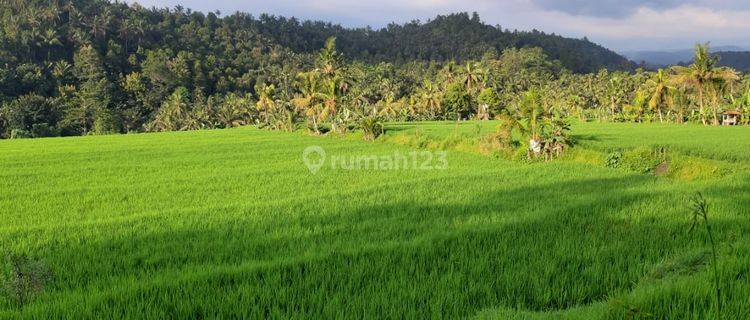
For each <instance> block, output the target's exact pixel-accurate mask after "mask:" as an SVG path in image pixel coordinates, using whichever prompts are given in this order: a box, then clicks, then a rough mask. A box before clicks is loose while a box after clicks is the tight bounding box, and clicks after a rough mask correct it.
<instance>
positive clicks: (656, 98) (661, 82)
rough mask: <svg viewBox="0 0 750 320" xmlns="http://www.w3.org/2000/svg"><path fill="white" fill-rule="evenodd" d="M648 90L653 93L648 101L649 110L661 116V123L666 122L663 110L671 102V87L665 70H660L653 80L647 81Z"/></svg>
mask: <svg viewBox="0 0 750 320" xmlns="http://www.w3.org/2000/svg"><path fill="white" fill-rule="evenodd" d="M646 88H648V89H649V90H650V92H651V94H650V98H649V99H648V108H649V109H650V110H651V111H656V112H657V113H658V114H659V122H664V115H663V113H662V109H663V108H664V107H665V105H666V104H667V101H668V100H670V98H669V95H670V93H671V89H672V88H671V87H670V86H669V79H668V75H667V74H666V73H665V72H664V70H663V69H659V70H658V71H657V72H656V73H655V74H654V76H653V77H651V79H648V80H647V81H646Z"/></svg>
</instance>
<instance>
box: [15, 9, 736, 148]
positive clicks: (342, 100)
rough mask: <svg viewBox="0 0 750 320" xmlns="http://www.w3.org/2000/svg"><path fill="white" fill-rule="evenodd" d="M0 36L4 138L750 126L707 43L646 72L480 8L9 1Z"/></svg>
mask: <svg viewBox="0 0 750 320" xmlns="http://www.w3.org/2000/svg"><path fill="white" fill-rule="evenodd" d="M0 27H2V28H0V137H2V138H14V139H15V138H29V137H48V136H72V135H101V134H112V133H135V132H146V131H177V130H198V129H213V128H230V127H237V126H241V125H248V124H255V125H258V126H262V127H265V128H270V129H277V130H284V131H293V130H294V129H297V128H300V127H302V128H304V127H306V128H308V129H309V130H310V131H313V132H315V133H326V132H329V131H333V132H335V133H346V132H347V131H350V130H351V129H352V128H354V127H356V126H357V125H358V124H359V123H360V122H361V121H362V119H363V118H364V117H368V116H377V117H379V118H381V119H382V120H384V121H415V120H446V119H450V120H454V119H455V120H458V119H494V118H497V117H501V116H503V115H505V114H509V113H510V114H515V113H518V110H522V109H523V108H524V105H525V104H526V103H527V101H525V100H524V99H527V98H525V97H528V95H530V94H531V95H534V96H535V98H534V99H533V100H534V103H535V106H534V108H538V109H541V110H543V112H544V113H546V114H548V115H550V116H553V118H556V119H565V118H578V119H581V120H587V119H588V120H590V119H597V120H600V121H608V122H657V121H658V122H677V123H683V122H699V123H702V124H704V125H705V124H712V125H717V124H719V123H721V122H722V119H720V114H721V113H722V112H724V111H732V112H734V113H737V114H738V115H739V116H740V117H739V119H737V120H738V121H739V122H740V123H744V124H748V122H749V121H750V77H747V76H746V75H742V74H739V73H737V72H736V71H734V70H732V69H729V68H725V67H720V66H718V64H717V63H718V62H717V58H716V57H714V56H711V55H710V54H709V51H708V46H707V45H699V46H697V47H696V55H695V57H696V58H695V61H694V63H692V64H691V65H689V66H676V67H674V68H671V69H667V70H659V71H657V72H647V71H644V70H641V69H638V70H633V68H632V66H631V65H629V63H628V62H627V61H626V60H624V59H623V58H622V57H619V56H617V55H616V54H614V53H612V52H610V51H608V50H606V49H604V48H601V47H599V46H597V45H594V44H592V43H590V42H588V41H587V40H585V39H584V40H572V39H565V38H562V37H559V36H555V35H546V34H543V33H541V32H536V31H533V32H508V31H503V30H501V28H499V27H492V26H487V25H485V24H483V23H482V22H481V21H480V19H479V17H478V16H477V15H473V16H470V15H469V14H466V13H461V14H452V15H448V16H439V17H437V18H435V19H434V20H431V21H429V22H426V23H419V22H414V23H409V24H406V25H401V26H398V25H391V26H389V27H387V28H384V29H382V30H368V29H356V30H351V29H345V28H342V27H340V26H334V25H330V24H325V23H315V22H299V21H297V20H295V19H286V18H281V17H272V16H268V15H261V16H260V17H259V18H257V19H256V18H254V17H252V16H250V15H248V14H243V13H236V14H233V15H229V16H225V17H219V16H217V15H216V14H214V13H208V14H203V13H200V12H193V11H191V10H186V9H184V8H182V7H177V8H175V9H155V8H153V9H145V8H143V7H141V6H139V5H135V4H134V5H127V4H124V3H110V2H108V1H95V0H81V1H68V0H63V1H53V2H49V1H38V0H35V1H9V3H7V4H6V5H4V6H2V8H0ZM547 120H549V119H547ZM545 122H549V121H545ZM548 127H549V126H548ZM547 129H549V128H545V129H544V130H541V131H545V130H547ZM553 131H558V132H560V130H554V129H553ZM532 138H536V136H534V133H532ZM532 140H534V139H532ZM550 145H552V144H550Z"/></svg>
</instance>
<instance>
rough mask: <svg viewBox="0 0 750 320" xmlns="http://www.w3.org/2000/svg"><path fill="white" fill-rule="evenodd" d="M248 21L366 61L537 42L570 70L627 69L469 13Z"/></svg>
mask: <svg viewBox="0 0 750 320" xmlns="http://www.w3.org/2000/svg"><path fill="white" fill-rule="evenodd" d="M252 22H253V25H254V26H255V27H256V28H257V29H258V30H261V31H262V33H263V34H264V35H265V36H267V37H270V38H271V39H273V40H274V41H275V42H277V43H279V44H281V45H283V46H285V47H289V48H291V49H292V50H294V51H297V52H314V51H317V50H318V49H320V47H321V46H322V45H323V43H324V42H325V40H326V39H327V38H328V37H331V36H335V37H337V39H338V41H339V42H338V43H339V46H340V50H341V51H342V52H343V53H345V54H346V56H347V57H351V58H355V59H359V60H363V61H368V62H393V63H401V62H407V61H411V60H432V61H446V60H457V61H461V60H468V59H479V58H481V57H482V55H484V54H485V53H487V52H502V51H503V50H504V49H506V48H512V47H515V48H523V47H540V48H542V49H543V50H544V52H545V53H546V54H547V56H549V57H550V58H553V59H557V60H559V61H560V62H561V63H562V65H563V66H564V67H566V68H568V69H570V70H572V71H574V72H581V73H586V72H595V71H598V70H599V69H601V68H603V67H604V68H608V69H632V68H633V64H632V63H631V62H630V61H628V60H627V59H626V58H624V57H622V56H620V55H618V54H617V53H615V52H613V51H611V50H608V49H606V48H604V47H602V46H600V45H597V44H595V43H592V42H590V41H588V40H587V39H582V40H579V39H570V38H564V37H561V36H559V35H555V34H546V33H544V32H540V31H537V30H534V31H530V32H526V31H509V30H502V29H501V27H500V26H490V25H487V24H485V23H483V22H482V21H481V19H480V18H479V16H478V15H477V14H476V13H474V14H473V15H471V16H470V15H469V14H468V13H455V14H450V15H446V16H437V17H436V18H435V19H432V20H430V21H428V22H426V23H422V22H419V21H413V22H410V23H406V24H403V25H400V24H390V25H388V26H387V27H385V28H382V29H378V30H373V29H370V28H359V29H347V28H343V27H341V26H340V25H334V24H330V23H325V22H309V21H307V22H302V23H300V22H299V21H297V20H296V19H287V18H284V17H275V16H266V15H261V16H260V17H259V18H258V19H257V20H255V19H253V20H252Z"/></svg>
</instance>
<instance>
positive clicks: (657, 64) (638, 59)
mask: <svg viewBox="0 0 750 320" xmlns="http://www.w3.org/2000/svg"><path fill="white" fill-rule="evenodd" d="M727 51H732V52H734V51H744V49H742V48H741V47H737V46H717V47H712V48H711V52H712V53H719V52H727ZM622 54H623V55H624V56H625V57H627V58H628V59H630V60H632V61H634V62H635V63H643V64H644V65H645V66H646V67H649V68H662V67H665V66H670V65H677V64H680V63H684V62H686V61H690V60H692V59H693V55H694V54H695V49H694V48H686V49H680V50H644V51H624V52H622Z"/></svg>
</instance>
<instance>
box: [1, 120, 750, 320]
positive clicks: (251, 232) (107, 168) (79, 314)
mask: <svg viewBox="0 0 750 320" xmlns="http://www.w3.org/2000/svg"><path fill="white" fill-rule="evenodd" d="M389 129H390V133H389V135H398V134H412V133H413V132H414V131H415V130H416V131H419V132H423V133H425V134H430V135H435V136H449V135H451V134H456V133H458V134H459V135H461V136H462V137H464V138H466V139H470V138H471V137H476V136H478V135H481V133H482V132H489V131H491V130H492V123H488V124H484V125H482V124H479V125H477V124H476V123H470V122H467V123H463V124H460V125H456V124H454V123H420V124H416V125H403V124H396V125H392V126H389ZM574 134H576V136H577V138H578V140H579V146H580V148H585V149H591V150H597V151H603V152H604V151H608V150H611V149H615V148H632V147H636V146H641V145H668V146H670V147H671V148H674V149H675V150H678V151H679V152H680V153H684V154H687V155H691V156H694V157H700V158H705V159H710V160H716V161H725V162H727V163H729V164H731V165H733V166H736V167H737V168H738V170H734V171H732V172H730V173H729V174H727V175H723V176H720V177H715V178H713V179H700V180H695V181H681V180H675V179H669V178H664V177H655V176H653V175H644V174H637V173H633V172H628V171H625V170H615V169H610V168H606V167H603V166H598V165H591V164H586V163H581V162H576V161H566V160H559V161H553V162H550V163H534V164H525V163H518V162H513V161H508V160H502V159H496V158H492V157H488V156H484V155H481V154H477V153H472V152H463V151H459V150H453V149H447V156H446V160H447V162H448V166H447V168H445V169H433V170H421V169H413V170H367V169H361V168H360V169H356V168H355V169H341V168H338V169H337V168H333V167H331V166H322V167H321V169H320V170H319V171H318V172H316V173H315V174H312V173H311V172H310V171H309V170H308V168H307V167H306V165H305V163H304V161H303V157H302V154H303V152H304V150H305V148H307V147H309V146H320V147H321V148H322V149H323V150H325V153H326V155H327V156H328V157H332V156H340V157H356V156H362V155H365V156H375V157H383V156H389V155H393V154H396V153H397V154H404V155H407V154H410V153H411V152H413V151H415V148H414V147H412V146H409V145H399V144H395V143H391V142H389V141H387V140H388V139H381V141H376V142H364V141H359V140H356V139H347V138H338V137H318V136H310V135H306V134H302V133H284V132H272V131H264V130H259V129H256V128H240V129H231V130H209V131H195V132H171V133H159V134H138V135H119V136H99V137H94V136H88V137H76V138H52V139H37V140H8V141H0V221H2V224H0V248H1V249H2V250H3V252H4V253H23V254H26V255H28V256H29V257H32V258H34V259H38V260H39V261H41V262H42V263H43V264H44V265H45V266H48V267H49V269H50V270H51V271H52V273H53V277H52V280H50V282H49V283H48V284H47V285H46V286H45V287H44V289H43V290H41V291H40V292H39V293H38V294H36V295H34V297H33V299H32V300H30V301H29V302H28V303H26V304H25V305H23V306H19V305H18V304H17V303H15V302H14V301H12V300H11V299H9V298H8V297H6V296H3V297H2V298H0V317H3V318H77V319H87V318H97V319H98V318H180V319H184V318H450V319H452V318H472V317H480V318H498V319H508V318H517V319H527V318H539V319H559V318H573V319H577V318H582V319H592V318H593V319H627V318H669V319H690V318H693V319H710V318H714V317H715V314H716V308H717V305H716V303H715V296H714V286H713V282H712V279H713V278H712V276H713V275H712V273H711V268H710V267H709V259H708V256H709V253H710V246H709V245H708V242H707V235H706V234H705V232H702V231H701V230H702V229H696V230H694V231H693V232H688V231H689V229H690V226H691V223H692V221H691V219H690V214H689V210H688V204H689V202H688V198H689V196H691V195H692V194H694V193H695V192H698V191H700V192H702V193H704V194H705V196H706V198H707V200H708V201H709V204H710V210H711V211H710V213H711V223H712V226H713V228H714V233H715V237H716V239H717V242H718V247H719V252H718V253H719V254H718V260H719V264H718V269H719V278H720V280H721V296H720V301H721V303H722V310H721V314H722V315H723V318H724V319H747V318H750V279H749V277H750V221H749V220H748V219H750V209H748V208H750V172H748V171H747V170H746V169H745V168H746V165H747V164H748V162H750V156H749V153H748V152H747V150H748V147H750V131H748V130H747V128H731V129H728V128H698V127H694V126H690V127H682V126H676V125H671V126H667V125H642V124H629V125H625V124H590V123H585V124H576V125H575V126H574ZM383 140H385V141H383ZM5 271H6V270H4V272H5Z"/></svg>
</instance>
